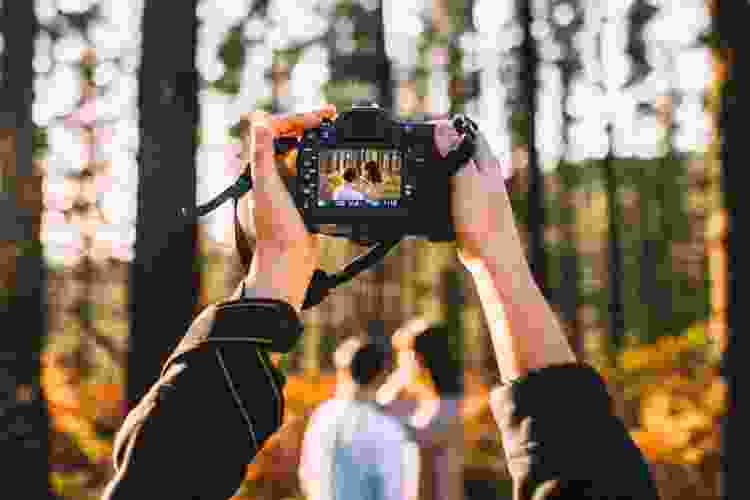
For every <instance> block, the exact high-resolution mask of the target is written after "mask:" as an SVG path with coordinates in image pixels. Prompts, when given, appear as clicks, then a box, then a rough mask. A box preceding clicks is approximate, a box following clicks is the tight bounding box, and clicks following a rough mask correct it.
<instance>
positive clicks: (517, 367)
mask: <svg viewBox="0 0 750 500" xmlns="http://www.w3.org/2000/svg"><path fill="white" fill-rule="evenodd" d="M492 260H493V259H491V258H490V259H487V260H486V261H485V262H484V263H483V265H482V266H481V267H476V268H475V269H474V270H473V271H472V276H473V278H474V283H475V286H476V288H477V293H478V295H479V299H480V302H481V304H482V309H483V311H484V315H485V318H486V320H487V325H488V326H489V329H490V334H491V337H492V344H493V347H494V349H495V356H496V358H497V362H498V368H499V369H500V373H501V375H502V377H503V379H504V380H513V379H516V378H518V377H521V376H523V375H524V374H526V373H527V372H528V371H529V370H532V369H535V368H542V367H545V366H550V365H554V364H560V363H567V362H571V361H575V356H574V354H573V352H572V351H571V349H570V346H569V344H568V341H567V339H566V337H565V334H564V333H563V331H562V328H561V327H560V323H559V322H558V320H557V318H556V316H555V314H554V313H553V311H552V310H551V308H550V306H549V304H548V303H547V301H546V300H545V299H544V297H543V296H542V294H541V292H540V290H539V288H538V287H537V285H536V283H535V282H534V280H533V277H532V276H531V273H530V271H529V269H528V266H527V265H526V264H525V263H524V264H523V265H518V266H513V267H508V266H507V265H504V264H501V263H497V262H492Z"/></svg>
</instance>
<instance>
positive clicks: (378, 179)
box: [333, 160, 383, 201]
mask: <svg viewBox="0 0 750 500" xmlns="http://www.w3.org/2000/svg"><path fill="white" fill-rule="evenodd" d="M343 178H344V183H343V184H342V185H341V186H339V187H338V188H337V189H336V190H335V191H334V192H333V199H334V200H335V201H368V200H376V199H379V198H381V197H382V194H383V193H382V184H383V174H382V173H381V172H380V168H379V167H378V164H377V162H375V161H373V160H370V161H368V162H366V163H365V164H364V165H363V166H361V167H360V168H357V167H351V166H350V167H347V168H346V169H345V170H344V173H343Z"/></svg>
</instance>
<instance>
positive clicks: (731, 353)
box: [715, 0, 750, 499]
mask: <svg viewBox="0 0 750 500" xmlns="http://www.w3.org/2000/svg"><path fill="white" fill-rule="evenodd" d="M716 4H717V5H716V6H717V8H718V12H716V17H715V23H716V25H715V28H716V31H717V33H718V35H715V38H716V39H718V40H720V42H719V43H721V47H720V49H721V50H722V52H723V55H724V57H725V58H726V59H727V61H728V70H729V71H728V74H727V79H726V81H725V82H724V86H723V88H722V92H721V115H720V119H719V127H720V130H721V133H722V142H721V144H722V147H721V177H722V178H721V181H722V185H723V193H724V206H725V207H726V212H727V238H726V240H725V241H726V245H727V266H728V269H727V284H728V286H727V294H728V297H727V335H728V339H727V348H726V351H725V354H724V359H723V360H722V361H723V362H722V371H723V375H724V378H725V380H726V382H727V386H728V395H729V398H728V404H727V412H726V417H725V421H724V424H723V428H722V441H723V443H722V473H723V477H722V487H721V489H722V494H721V496H722V498H723V499H729V498H730V492H731V491H732V486H731V476H730V475H729V457H730V455H731V453H730V451H731V449H732V448H731V446H730V445H731V443H732V442H733V438H734V442H736V441H737V438H736V437H734V425H735V422H737V421H738V420H737V419H738V417H737V413H736V404H735V402H736V400H737V370H736V369H734V365H732V364H731V363H730V359H731V358H732V357H735V358H736V357H737V354H738V353H737V332H739V331H742V330H743V329H744V328H743V326H742V325H743V322H742V317H743V316H742V313H740V312H739V302H738V299H739V298H740V297H742V295H741V294H742V291H741V287H740V286H739V283H741V282H743V278H742V277H743V276H744V275H745V274H744V268H743V266H742V264H741V263H742V262H745V261H746V260H745V261H743V260H742V259H741V258H740V256H739V254H740V251H739V244H738V243H739V238H740V236H739V234H738V232H737V231H735V228H737V227H741V226H739V225H738V223H739V221H740V218H739V215H740V211H741V209H742V207H743V206H745V205H744V204H743V203H742V201H741V200H742V199H743V198H742V196H743V194H744V193H743V191H744V188H745V186H746V184H743V182H742V179H741V175H742V173H743V170H744V166H745V163H746V158H745V156H746V149H747V137H746V135H747V126H746V124H745V121H746V118H747V113H748V111H750V99H745V97H746V93H747V84H748V83H750V78H749V77H748V68H750V65H749V64H747V63H748V60H749V58H750V55H749V54H748V43H747V38H748V37H747V34H746V33H745V27H744V26H743V23H738V22H737V20H739V19H747V16H748V15H750V5H749V4H748V3H747V2H734V1H732V0H724V1H718V2H716ZM744 199H747V195H744ZM736 463H737V464H738V463H739V462H736ZM738 487H739V486H738V485H737V484H735V488H738ZM735 491H739V490H735Z"/></svg>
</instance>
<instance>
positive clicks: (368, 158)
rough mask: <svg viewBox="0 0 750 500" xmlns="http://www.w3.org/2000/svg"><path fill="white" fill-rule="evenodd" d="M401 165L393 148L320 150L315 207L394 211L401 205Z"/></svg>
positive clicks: (398, 154) (399, 158) (399, 156)
mask: <svg viewBox="0 0 750 500" xmlns="http://www.w3.org/2000/svg"><path fill="white" fill-rule="evenodd" d="M401 166H402V157H401V153H400V152H399V151H398V150H396V149H377V148H357V149H327V150H322V151H320V164H319V177H318V196H317V199H318V201H317V206H318V207H321V208H375V209H383V208H398V207H400V206H401Z"/></svg>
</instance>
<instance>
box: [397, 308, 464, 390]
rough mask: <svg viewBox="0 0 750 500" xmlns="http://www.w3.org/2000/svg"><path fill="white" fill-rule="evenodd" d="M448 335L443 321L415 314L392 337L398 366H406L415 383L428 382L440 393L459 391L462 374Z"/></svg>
mask: <svg viewBox="0 0 750 500" xmlns="http://www.w3.org/2000/svg"><path fill="white" fill-rule="evenodd" d="M451 336H452V332H451V331H450V328H449V327H448V326H447V325H446V324H445V323H438V322H429V321H426V320H424V319H422V318H418V319H415V320H412V321H409V322H407V323H406V324H405V325H403V326H402V327H401V328H399V329H398V330H397V331H396V333H395V334H394V335H393V338H392V343H393V346H394V348H395V349H396V350H397V352H398V361H399V368H400V369H405V370H407V371H408V372H409V378H410V379H411V380H413V381H414V382H415V383H417V384H420V383H421V384H432V386H433V387H434V389H435V391H436V392H437V394H438V396H440V397H444V396H445V397H450V396H455V395H457V394H460V393H461V391H462V379H463V374H462V373H461V367H460V365H459V364H458V363H457V362H456V360H455V359H454V357H453V356H452V349H453V346H452V345H451Z"/></svg>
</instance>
